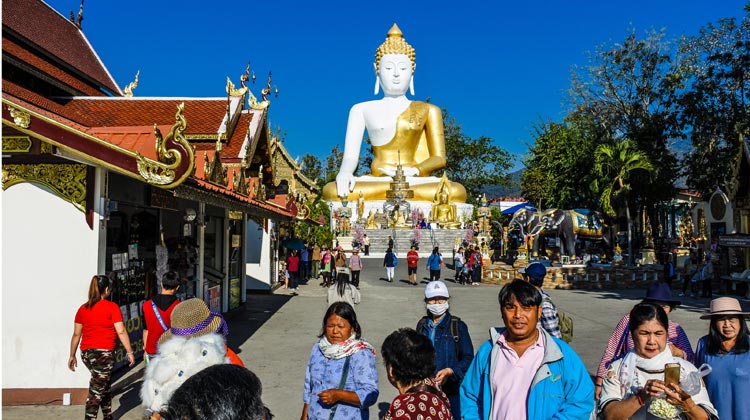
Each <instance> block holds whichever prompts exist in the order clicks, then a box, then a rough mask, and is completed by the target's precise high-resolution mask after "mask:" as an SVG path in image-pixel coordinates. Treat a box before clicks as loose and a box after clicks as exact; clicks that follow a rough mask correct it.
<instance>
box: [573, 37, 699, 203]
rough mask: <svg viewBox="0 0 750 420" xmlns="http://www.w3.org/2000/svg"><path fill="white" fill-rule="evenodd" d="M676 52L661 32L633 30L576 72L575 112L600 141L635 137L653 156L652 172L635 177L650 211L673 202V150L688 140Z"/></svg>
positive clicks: (635, 187)
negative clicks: (587, 120)
mask: <svg viewBox="0 0 750 420" xmlns="http://www.w3.org/2000/svg"><path fill="white" fill-rule="evenodd" d="M674 50H675V48H674V47H673V45H672V43H670V42H669V41H668V40H667V39H666V37H665V34H664V32H663V31H661V32H657V31H653V30H652V31H647V32H646V35H645V36H644V37H643V38H639V37H638V36H636V31H635V30H634V29H631V30H630V32H629V34H628V35H627V36H626V37H625V40H624V41H623V42H622V43H616V44H609V45H607V44H605V45H602V46H600V47H599V48H598V49H597V51H596V52H595V53H594V54H592V55H591V59H590V63H589V65H588V66H587V67H586V68H584V69H579V68H574V70H573V74H572V82H571V88H570V101H571V103H572V105H573V106H574V110H575V111H574V112H575V113H578V114H580V115H581V116H584V117H587V118H590V119H591V121H593V123H594V124H595V125H596V126H597V130H599V131H600V132H601V134H602V135H601V138H600V139H599V140H598V141H604V142H617V141H622V140H623V139H631V140H632V141H633V142H634V143H635V145H636V146H637V150H640V151H641V152H642V153H644V154H645V155H647V156H649V157H650V160H651V164H652V165H653V171H651V173H650V174H645V173H635V174H633V175H632V176H633V179H632V181H633V182H632V188H633V191H632V196H633V198H634V199H635V200H637V201H638V202H639V203H642V204H644V205H645V206H646V207H650V205H649V204H652V203H656V202H660V201H665V200H669V199H671V198H672V197H673V196H674V187H673V184H674V181H675V180H676V179H677V177H678V175H679V171H678V166H677V158H676V157H675V155H674V153H673V152H672V151H671V146H672V144H673V143H674V142H675V141H677V140H678V139H680V138H682V137H684V135H683V132H682V126H681V124H680V121H679V118H678V116H679V106H678V104H677V100H676V93H677V92H680V91H681V90H682V89H683V88H684V85H685V79H684V77H683V73H682V69H681V66H680V65H679V63H675V62H674V61H676V60H673V59H672V56H673V54H674Z"/></svg>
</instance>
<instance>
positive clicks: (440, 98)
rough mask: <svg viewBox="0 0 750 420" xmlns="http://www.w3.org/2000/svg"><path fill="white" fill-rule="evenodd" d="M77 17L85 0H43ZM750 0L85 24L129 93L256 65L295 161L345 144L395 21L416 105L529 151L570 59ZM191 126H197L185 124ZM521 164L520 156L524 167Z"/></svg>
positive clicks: (180, 14) (234, 8)
mask: <svg viewBox="0 0 750 420" xmlns="http://www.w3.org/2000/svg"><path fill="white" fill-rule="evenodd" d="M48 4H50V5H51V6H52V7H54V8H55V9H56V10H57V11H59V12H60V13H62V14H63V15H64V16H68V14H69V11H70V10H71V9H72V10H74V11H76V12H77V11H78V6H79V1H78V0H54V1H48ZM744 4H745V0H720V1H716V0H713V1H708V0H706V1H697V0H650V1H642V0H630V1H627V2H625V1H580V0H568V1H533V0H532V1H525V2H523V1H514V2H507V1H474V0H464V1H451V2H448V1H443V0H432V1H424V0H414V1H409V2H406V1H392V2H357V1H317V2H310V1H305V2H302V1H288V0H273V1H255V2H239V1H225V0H213V1H210V2H206V1H195V0H188V1H182V2H172V1H157V0H152V1H141V0H130V1H113V0H107V1H103V0H88V1H86V3H85V7H84V20H83V29H84V33H85V34H86V36H87V37H88V39H89V41H90V42H91V44H92V45H93V46H94V48H95V49H96V51H97V52H98V53H99V56H100V57H101V58H102V60H103V61H104V63H105V65H107V67H108V69H109V70H110V72H111V73H112V75H113V77H114V78H115V80H116V81H117V83H118V84H119V85H120V86H121V87H122V86H125V85H126V84H128V83H129V82H130V81H132V79H133V77H134V75H135V73H136V71H138V70H140V84H139V86H138V88H137V89H136V90H135V95H136V96H190V97H221V96H225V91H224V87H225V83H226V77H227V76H230V77H231V78H232V80H233V81H234V82H235V83H238V79H239V76H240V75H241V74H242V73H243V71H244V69H245V65H246V64H247V62H248V61H251V62H252V68H253V70H254V72H255V74H256V75H257V76H258V81H257V82H256V84H255V85H252V86H251V89H253V91H254V92H255V94H256V95H257V96H260V89H261V88H262V87H263V84H264V83H265V80H266V75H267V73H268V71H269V70H271V71H273V84H274V85H276V86H277V87H278V89H279V91H280V94H279V97H278V98H275V99H273V102H272V105H271V108H270V114H269V120H270V122H271V124H272V127H273V128H274V129H275V128H276V127H281V129H282V130H283V131H286V133H287V137H286V142H285V146H286V147H287V149H288V150H289V151H290V153H291V154H292V156H300V157H301V156H302V155H304V154H305V153H308V152H310V153H313V154H316V155H318V156H319V157H321V159H322V158H324V157H325V156H327V155H328V153H329V151H330V149H331V148H332V147H333V146H334V145H335V144H336V143H338V144H340V145H341V146H342V147H343V139H344V133H345V129H346V119H347V115H348V110H349V108H350V107H351V105H352V104H354V103H356V102H361V101H365V100H371V99H375V98H376V97H375V96H374V95H373V87H374V80H375V79H374V75H373V70H372V63H373V61H374V52H375V48H377V46H378V45H380V43H382V42H383V40H384V39H385V36H386V32H387V31H388V29H389V28H390V26H391V25H392V24H393V22H396V23H398V25H399V27H400V28H401V30H402V31H403V33H404V37H405V38H406V40H407V41H408V42H409V43H410V44H411V45H412V46H414V47H415V49H416V53H417V58H416V60H417V68H416V72H415V87H416V95H415V97H414V98H415V99H420V100H423V99H424V98H426V97H430V98H431V102H432V103H434V104H436V105H438V106H441V107H445V108H447V109H448V110H449V112H450V114H451V116H452V117H454V118H456V119H457V120H458V121H459V122H460V123H461V124H462V126H463V130H464V132H465V133H466V134H468V135H470V136H472V137H476V136H480V135H483V136H487V137H491V138H492V139H494V141H495V143H496V144H497V145H499V146H501V147H503V148H505V149H507V150H509V151H510V152H511V153H513V154H515V155H517V156H518V157H520V156H521V155H523V154H524V153H526V152H527V150H528V148H527V145H528V144H531V143H533V137H532V134H531V133H532V127H533V126H534V125H535V124H536V123H537V122H538V121H539V120H540V119H542V120H545V121H547V120H552V121H560V120H561V119H562V117H563V115H564V110H565V107H564V102H565V91H566V89H567V88H568V86H569V76H570V69H571V66H572V65H576V64H578V65H585V64H586V62H587V55H588V52H590V51H594V50H595V49H596V47H597V46H599V45H601V44H604V43H611V42H619V41H621V40H623V39H624V38H625V36H626V34H627V33H628V31H629V28H635V29H636V30H637V31H638V33H639V34H643V32H644V31H645V30H648V29H662V28H663V29H664V30H665V31H666V33H667V35H668V36H669V37H670V38H677V37H678V36H679V35H681V34H686V35H693V34H696V33H697V32H698V30H699V28H700V27H701V26H703V25H705V24H706V23H708V22H715V21H716V20H718V19H720V18H723V17H731V16H741V15H742V14H743V11H742V7H743V5H744ZM188 124H189V121H188ZM517 167H519V164H516V168H517Z"/></svg>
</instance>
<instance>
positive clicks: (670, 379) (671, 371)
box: [664, 363, 680, 386]
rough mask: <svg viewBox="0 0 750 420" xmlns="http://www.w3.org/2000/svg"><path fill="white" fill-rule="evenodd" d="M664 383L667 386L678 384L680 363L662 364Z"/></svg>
mask: <svg viewBox="0 0 750 420" xmlns="http://www.w3.org/2000/svg"><path fill="white" fill-rule="evenodd" d="M664 383H665V384H667V386H670V385H672V384H675V385H679V384H680V364H679V363H667V364H666V365H664Z"/></svg>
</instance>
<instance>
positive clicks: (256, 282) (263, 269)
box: [245, 219, 276, 290]
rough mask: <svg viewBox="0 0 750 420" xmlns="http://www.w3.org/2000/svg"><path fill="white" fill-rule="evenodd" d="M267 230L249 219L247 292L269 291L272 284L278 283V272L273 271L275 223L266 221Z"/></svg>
mask: <svg viewBox="0 0 750 420" xmlns="http://www.w3.org/2000/svg"><path fill="white" fill-rule="evenodd" d="M264 223H267V224H268V228H267V229H263V226H262V225H259V224H258V223H256V222H255V221H254V220H252V219H247V224H246V229H245V232H246V239H245V241H246V242H245V246H246V248H245V249H246V254H245V262H246V263H245V279H246V281H247V285H246V286H245V287H246V289H247V290H269V289H270V288H271V284H272V283H273V282H275V281H276V276H275V273H276V270H271V264H272V262H273V263H274V264H275V259H274V258H271V257H272V255H271V253H272V252H273V250H272V249H271V232H273V231H274V222H273V221H271V220H266V221H265V222H264Z"/></svg>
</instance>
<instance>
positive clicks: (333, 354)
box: [318, 334, 375, 360]
mask: <svg viewBox="0 0 750 420" xmlns="http://www.w3.org/2000/svg"><path fill="white" fill-rule="evenodd" d="M318 348H320V351H321V352H323V356H325V357H326V358H328V359H334V360H337V359H343V358H344V357H346V356H351V355H352V354H354V353H356V352H358V351H360V350H365V349H367V350H370V351H371V352H372V354H373V355H375V348H374V347H372V346H371V345H370V343H368V342H367V341H365V340H358V339H357V338H356V334H352V336H351V337H349V339H347V340H344V341H342V342H340V343H336V344H331V343H330V342H329V341H328V339H327V338H326V336H325V335H324V336H323V337H322V338H321V339H320V341H319V342H318Z"/></svg>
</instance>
